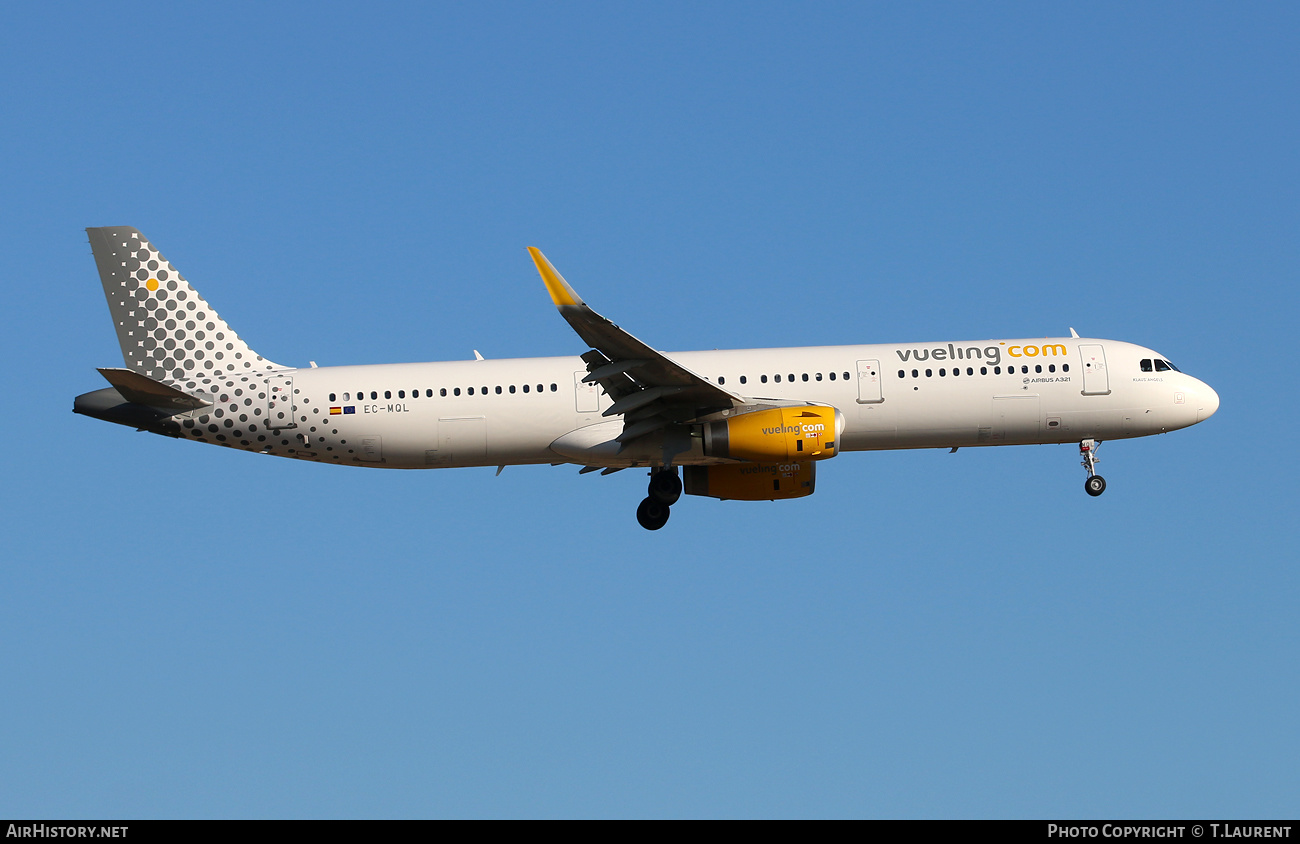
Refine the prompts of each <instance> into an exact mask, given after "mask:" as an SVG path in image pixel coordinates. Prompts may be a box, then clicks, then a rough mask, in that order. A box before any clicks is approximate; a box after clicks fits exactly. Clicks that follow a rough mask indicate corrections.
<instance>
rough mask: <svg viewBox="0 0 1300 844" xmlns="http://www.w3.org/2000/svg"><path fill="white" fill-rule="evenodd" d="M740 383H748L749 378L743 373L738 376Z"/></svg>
mask: <svg viewBox="0 0 1300 844" xmlns="http://www.w3.org/2000/svg"><path fill="white" fill-rule="evenodd" d="M740 383H742V384H747V383H749V379H748V378H746V377H745V376H744V375H742V376H740Z"/></svg>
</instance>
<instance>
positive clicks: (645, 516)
mask: <svg viewBox="0 0 1300 844" xmlns="http://www.w3.org/2000/svg"><path fill="white" fill-rule="evenodd" d="M647 492H648V493H649V495H647V496H646V498H645V500H644V501H642V502H641V506H639V507H637V508H636V520H637V522H639V523H640V525H641V527H643V528H645V529H646V530H659V528H661V527H663V526H664V525H666V524H668V517H669V516H670V515H671V513H670V510H671V509H672V506H673V505H674V504H676V503H677V499H679V498H681V497H682V479H681V478H679V477H677V470H676V469H674V468H668V469H659V470H656V471H653V472H651V473H650V488H649V489H648V490H647Z"/></svg>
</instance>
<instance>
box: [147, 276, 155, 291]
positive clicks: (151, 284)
mask: <svg viewBox="0 0 1300 844" xmlns="http://www.w3.org/2000/svg"><path fill="white" fill-rule="evenodd" d="M144 286H145V287H147V288H149V289H150V290H157V289H158V279H156V278H151V279H149V280H148V281H146V282H145V283H144Z"/></svg>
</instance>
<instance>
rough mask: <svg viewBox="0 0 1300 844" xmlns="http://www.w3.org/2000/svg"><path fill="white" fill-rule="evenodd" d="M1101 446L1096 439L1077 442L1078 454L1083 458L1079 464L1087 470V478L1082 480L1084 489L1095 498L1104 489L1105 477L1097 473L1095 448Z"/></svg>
mask: <svg viewBox="0 0 1300 844" xmlns="http://www.w3.org/2000/svg"><path fill="white" fill-rule="evenodd" d="M1099 448H1101V443H1099V442H1097V441H1096V440H1083V441H1082V442H1080V443H1079V455H1080V456H1081V457H1082V458H1083V463H1081V464H1080V465H1081V466H1083V468H1085V469H1087V470H1088V480H1086V481H1084V482H1083V488H1084V490H1085V491H1086V492H1087V493H1088V494H1089V495H1091V496H1092V497H1093V498H1096V497H1097V496H1098V495H1101V494H1102V493H1103V492H1105V491H1106V479H1105V478H1103V477H1102V476H1101V475H1098V474H1097V468H1096V467H1097V463H1098V462H1099V461H1098V459H1097V449H1099Z"/></svg>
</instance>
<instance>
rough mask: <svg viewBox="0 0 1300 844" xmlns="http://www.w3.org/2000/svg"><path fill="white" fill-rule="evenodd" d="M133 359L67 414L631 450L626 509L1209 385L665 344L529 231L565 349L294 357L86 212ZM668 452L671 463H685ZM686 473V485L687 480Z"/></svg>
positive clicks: (1114, 348)
mask: <svg viewBox="0 0 1300 844" xmlns="http://www.w3.org/2000/svg"><path fill="white" fill-rule="evenodd" d="M86 231H87V233H88V234H89V236H90V246H91V250H92V251H93V252H94V255H95V262H96V264H97V265H98V267H99V275H100V279H101V280H102V281H103V284H104V293H105V295H106V296H107V297H108V308H109V312H110V313H111V314H112V317H113V324H114V325H115V326H116V328H117V337H118V341H119V342H120V343H121V345H122V354H123V357H124V358H125V360H126V368H125V369H100V370H99V371H100V373H102V374H103V376H104V377H105V378H106V379H107V380H108V382H109V384H111V385H112V386H110V387H108V388H105V389H102V390H97V391H95V392H90V393H86V394H84V395H81V396H78V397H77V399H76V403H75V405H74V410H75V412H77V413H81V414H85V415H86V416H93V417H95V418H96V419H103V420H106V421H109V422H116V423H118V424H122V425H129V426H131V427H134V428H138V429H140V430H142V431H150V432H152V433H156V434H165V435H167V436H171V437H179V438H183V439H189V440H197V441H198V442H205V443H213V444H215V445H224V446H229V447H231V448H238V449H243V450H245V451H254V452H261V453H262V454H274V455H277V456H280V457H292V458H296V459H298V460H314V461H316V462H319V463H337V464H340V465H345V466H370V467H376V468H384V469H428V468H445V467H455V466H496V467H498V472H499V471H500V467H504V466H513V465H518V464H529V463H550V464H555V465H558V464H562V463H571V464H575V465H578V466H581V467H583V468H582V469H581V471H582V472H590V471H595V470H598V469H599V470H601V471H602V473H603V474H608V473H610V472H616V471H619V470H620V469H627V468H632V467H642V468H645V469H647V470H648V473H649V477H650V482H649V489H648V494H647V496H646V498H645V500H643V501H642V502H641V504H640V506H639V507H638V508H637V521H638V522H640V523H641V525H642V527H645V528H647V529H649V530H658V529H659V528H661V527H663V526H664V524H665V523H666V522H667V521H668V515H669V508H670V507H671V506H672V505H673V504H675V503H676V502H677V500H678V498H680V496H681V494H682V492H683V491H684V492H685V493H686V494H688V495H704V496H710V497H713V498H719V499H738V500H745V501H770V500H776V499H782V498H799V497H802V496H805V495H811V494H812V492H813V488H814V482H815V477H816V469H817V463H818V462H819V461H822V460H826V459H829V458H831V457H835V456H836V455H837V454H839V453H840V452H843V451H873V450H879V449H894V448H938V447H943V448H950V449H952V450H954V451H955V450H956V449H957V448H959V447H962V446H991V445H1025V444H1031V443H1078V444H1079V452H1080V454H1081V455H1082V457H1083V466H1084V468H1085V469H1086V470H1087V473H1088V478H1087V481H1086V487H1085V488H1086V490H1087V492H1088V494H1089V495H1094V496H1095V495H1100V494H1101V493H1102V492H1103V491H1104V490H1105V488H1106V482H1105V481H1104V480H1103V479H1102V478H1101V476H1100V475H1098V474H1096V471H1095V464H1096V462H1097V456H1096V455H1097V447H1098V446H1099V445H1100V444H1101V441H1102V440H1108V439H1123V438H1128V437H1143V436H1147V435H1149V434H1162V433H1164V432H1166V431H1172V430H1174V429H1176V428H1185V427H1187V426H1189V425H1194V424H1196V423H1197V422H1200V421H1201V420H1203V419H1205V418H1207V417H1209V416H1211V415H1212V414H1213V413H1214V412H1215V411H1216V410H1217V409H1218V407H1219V397H1218V395H1217V394H1216V393H1215V392H1214V390H1212V389H1210V387H1209V386H1207V385H1206V384H1204V383H1203V382H1201V381H1198V380H1197V379H1195V378H1193V377H1191V376H1190V375H1186V374H1184V373H1182V372H1180V371H1179V370H1178V368H1177V367H1175V366H1174V365H1173V364H1172V363H1170V362H1169V359H1168V358H1167V357H1166V356H1164V355H1162V354H1160V353H1158V352H1154V351H1152V350H1150V349H1146V348H1143V347H1141V346H1135V345H1133V344H1132V343H1122V342H1117V341H1114V340H1095V339H1089V338H1082V337H1079V336H1078V334H1076V333H1075V331H1074V329H1071V330H1070V334H1071V336H1070V337H1051V338H1044V339H1027V340H981V341H977V342H949V341H940V342H935V343H901V344H882V345H869V346H814V347H809V348H791V349H739V350H731V351H711V352H670V353H665V352H659V351H656V350H654V349H652V348H651V347H649V346H647V345H646V344H644V343H642V342H641V341H640V340H638V339H636V338H635V337H633V336H632V335H631V334H628V333H627V332H626V331H624V330H622V329H621V328H619V327H618V326H617V325H615V324H614V323H612V322H610V321H609V320H607V319H605V318H604V317H603V316H601V315H600V314H598V313H596V312H595V311H593V310H592V309H591V308H589V307H588V306H587V305H586V303H584V302H583V301H582V299H580V298H579V297H578V294H577V293H575V292H574V290H573V288H572V287H570V286H569V284H568V282H566V281H565V280H564V278H563V277H562V276H561V275H560V274H559V273H558V272H556V271H555V268H554V267H552V266H551V264H550V262H549V261H547V260H546V258H545V257H544V256H543V255H542V253H541V252H539V251H538V250H536V249H533V248H530V249H529V252H530V253H531V255H532V258H533V261H534V262H535V263H536V265H537V269H538V271H539V272H540V273H541V276H542V281H543V282H544V283H545V285H546V289H547V291H548V292H549V293H550V295H551V298H552V300H554V302H555V305H556V307H557V308H559V311H560V314H561V315H562V316H563V317H564V318H565V319H566V320H568V322H569V324H570V325H571V326H572V327H573V329H574V330H575V331H576V332H577V334H578V336H579V337H580V338H581V339H582V342H583V343H584V344H585V345H587V346H588V347H589V349H590V350H589V351H587V352H585V353H584V354H582V355H581V356H577V357H551V358H520V359H515V360H483V359H482V358H481V357H480V356H479V355H478V354H477V353H475V357H476V358H479V359H477V360H472V361H452V362H444V363H397V364H386V365H380V366H331V367H316V366H315V365H314V364H313V365H312V367H311V368H307V369H303V368H295V367H290V366H282V365H280V364H276V363H271V362H270V361H268V360H265V359H264V358H263V357H262V356H261V355H259V354H257V353H256V352H254V351H253V350H252V349H251V348H249V347H248V345H247V344H245V343H244V341H243V340H241V339H240V338H239V337H238V336H237V335H236V334H235V332H234V331H232V330H231V329H230V326H228V325H227V324H226V323H225V322H224V321H223V320H222V319H221V318H220V317H219V316H217V314H216V312H215V311H214V310H213V309H212V308H211V307H210V306H209V305H208V303H207V302H206V301H205V300H204V299H203V298H202V297H201V296H199V294H198V293H197V292H196V291H195V289H194V288H193V287H192V286H191V285H190V284H189V282H187V281H186V280H185V279H184V278H183V277H182V276H181V275H180V273H178V272H177V271H176V269H175V268H174V267H173V266H172V265H171V264H170V263H169V262H168V261H167V260H166V259H165V258H164V257H163V256H162V255H161V254H159V252H158V250H157V249H155V248H154V246H153V244H151V243H150V242H149V241H148V240H146V239H145V238H144V236H142V235H141V234H140V233H139V232H138V231H136V230H135V229H133V228H129V227H126V226H117V227H108V228H90V229H87V230H86ZM679 467H680V469H681V475H680V476H679V473H678V469H679ZM683 481H684V483H683Z"/></svg>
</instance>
